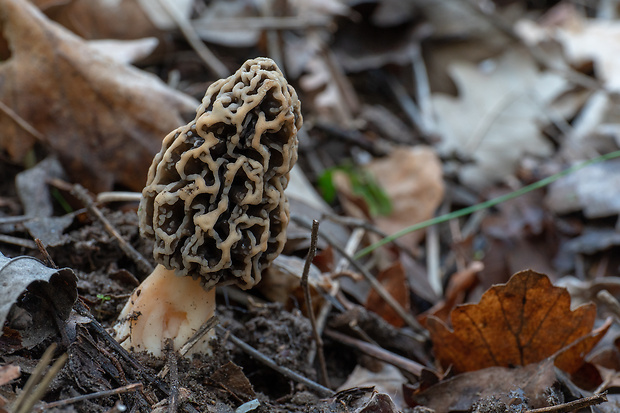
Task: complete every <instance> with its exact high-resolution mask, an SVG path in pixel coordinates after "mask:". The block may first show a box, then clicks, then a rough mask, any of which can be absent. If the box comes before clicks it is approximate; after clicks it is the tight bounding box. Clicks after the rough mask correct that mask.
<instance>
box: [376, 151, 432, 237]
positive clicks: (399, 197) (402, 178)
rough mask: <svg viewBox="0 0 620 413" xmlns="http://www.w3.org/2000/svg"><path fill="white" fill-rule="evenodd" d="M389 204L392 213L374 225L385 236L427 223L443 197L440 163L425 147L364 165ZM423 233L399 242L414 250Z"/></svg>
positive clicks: (394, 152) (400, 152)
mask: <svg viewBox="0 0 620 413" xmlns="http://www.w3.org/2000/svg"><path fill="white" fill-rule="evenodd" d="M368 169H369V170H370V171H371V172H372V174H373V175H374V177H375V179H376V180H377V182H378V183H379V185H380V186H381V188H383V190H384V191H385V192H386V194H387V196H388V198H389V199H390V201H391V203H392V212H391V213H390V214H389V215H387V216H379V217H376V219H375V223H376V225H377V226H378V227H379V228H380V229H382V230H383V231H384V232H386V233H388V234H393V233H395V232H397V231H400V230H401V229H403V228H406V227H408V226H411V225H414V224H417V223H419V222H422V221H425V220H427V219H430V218H432V217H433V216H434V214H435V210H436V209H437V208H438V207H439V204H440V203H441V200H442V199H443V195H444V183H443V175H442V169H441V161H440V160H439V158H438V157H437V154H436V153H435V151H433V150H432V149H431V148H429V147H426V146H416V147H398V148H396V149H395V150H394V151H392V153H391V154H390V155H388V156H387V157H385V158H380V159H376V160H374V161H372V162H371V163H370V164H369V165H368ZM423 235H424V233H423V232H421V231H417V232H412V233H409V234H407V235H405V236H403V237H401V238H400V241H401V242H402V243H403V244H404V245H405V246H407V247H411V248H414V247H415V246H416V245H417V243H418V242H419V241H420V239H421V238H422V237H423Z"/></svg>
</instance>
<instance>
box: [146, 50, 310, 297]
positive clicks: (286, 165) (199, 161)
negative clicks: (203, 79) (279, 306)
mask: <svg viewBox="0 0 620 413" xmlns="http://www.w3.org/2000/svg"><path fill="white" fill-rule="evenodd" d="M301 124H302V117H301V111H300V103H299V99H298V98H297V93H296V92H295V90H294V89H293V87H292V86H290V85H289V84H288V83H287V81H286V79H285V78H284V76H283V75H282V72H281V71H280V69H278V67H277V66H276V64H275V62H274V61H273V60H271V59H267V58H257V59H253V60H248V61H247V62H245V63H244V64H243V66H242V67H241V68H240V69H239V70H238V71H237V72H236V73H235V74H233V75H232V76H230V77H228V78H226V79H221V80H218V81H217V82H215V83H213V84H212V85H211V86H210V87H209V89H208V90H207V93H206V94H205V97H204V98H203V100H202V105H201V106H200V107H199V108H198V110H197V114H196V118H195V119H194V120H193V121H191V122H190V123H189V124H187V125H185V126H182V127H180V128H178V129H176V130H174V131H172V132H171V133H170V134H168V136H166V138H164V141H163V144H162V149H161V151H160V152H159V154H157V155H156V156H155V159H153V164H152V165H151V168H150V170H149V176H148V179H147V183H146V187H145V188H144V190H143V191H142V201H141V203H140V212H139V215H140V230H141V232H142V234H143V235H144V236H146V237H150V238H153V239H154V240H155V246H154V247H153V255H154V257H155V259H156V260H157V261H158V262H160V263H161V264H163V265H164V266H165V267H166V268H168V269H174V271H175V273H176V274H177V275H191V276H193V277H198V276H200V277H201V281H202V283H203V285H204V286H205V288H211V287H213V286H215V285H216V284H218V283H219V284H221V283H224V284H230V283H236V284H237V285H239V286H240V287H241V288H250V287H252V286H253V285H254V284H255V283H257V282H258V281H259V280H260V274H261V271H262V270H263V269H264V268H265V267H266V266H268V265H269V264H270V263H271V261H272V260H273V259H274V258H275V257H277V256H278V255H279V254H280V252H281V251H282V248H283V247H284V243H285V242H286V227H287V224H288V220H289V206H288V200H287V198H286V196H285V195H284V189H285V188H286V187H287V185H288V180H289V172H290V170H291V168H292V167H293V165H294V164H295V162H296V161H297V130H298V129H299V128H300V127H301Z"/></svg>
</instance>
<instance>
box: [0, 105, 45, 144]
mask: <svg viewBox="0 0 620 413" xmlns="http://www.w3.org/2000/svg"><path fill="white" fill-rule="evenodd" d="M0 110H1V111H2V112H4V113H5V114H6V115H7V116H8V117H9V118H11V119H12V120H13V122H15V123H16V124H17V125H18V126H19V127H20V128H22V129H23V130H24V131H26V132H27V133H29V134H30V135H32V136H33V137H34V138H35V139H36V140H38V141H39V142H43V143H46V144H47V143H49V142H48V141H47V139H46V138H45V136H44V135H43V134H42V133H41V132H39V131H38V130H36V129H35V128H34V127H33V126H32V125H31V124H30V123H28V121H26V120H25V119H24V118H22V117H21V116H19V115H18V114H17V112H15V111H14V110H13V109H11V108H10V107H8V106H7V105H6V104H5V103H4V102H2V101H1V100H0Z"/></svg>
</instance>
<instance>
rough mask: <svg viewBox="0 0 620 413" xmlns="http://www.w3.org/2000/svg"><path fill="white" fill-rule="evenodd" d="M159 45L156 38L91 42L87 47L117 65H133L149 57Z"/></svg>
mask: <svg viewBox="0 0 620 413" xmlns="http://www.w3.org/2000/svg"><path fill="white" fill-rule="evenodd" d="M158 44H159V40H158V39H157V38H156V37H145V38H144V39H137V40H111V39H107V40H91V41H90V42H88V45H89V46H90V47H92V48H93V49H94V50H96V51H97V52H98V53H100V54H101V55H103V56H107V57H109V58H110V59H113V60H115V61H117V62H118V63H125V64H129V63H134V62H137V61H139V60H142V59H144V58H145V57H147V56H148V55H150V54H151V53H152V52H153V50H155V48H156V47H157V45H158Z"/></svg>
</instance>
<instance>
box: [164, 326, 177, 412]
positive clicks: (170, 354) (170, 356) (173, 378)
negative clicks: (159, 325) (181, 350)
mask: <svg viewBox="0 0 620 413" xmlns="http://www.w3.org/2000/svg"><path fill="white" fill-rule="evenodd" d="M166 356H167V357H166V358H167V361H168V362H167V363H166V365H167V366H169V369H170V397H168V413H176V412H177V410H178V405H179V367H178V364H177V354H176V352H175V351H174V341H173V340H172V338H167V339H166Z"/></svg>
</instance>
